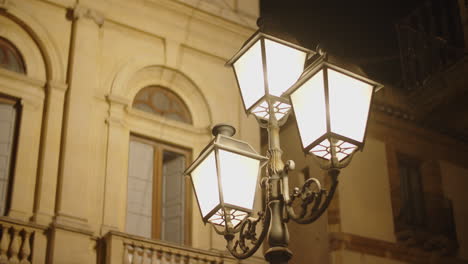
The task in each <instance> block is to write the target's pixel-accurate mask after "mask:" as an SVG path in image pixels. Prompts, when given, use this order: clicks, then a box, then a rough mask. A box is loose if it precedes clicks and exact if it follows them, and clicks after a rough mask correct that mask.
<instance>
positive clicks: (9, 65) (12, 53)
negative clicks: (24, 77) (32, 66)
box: [0, 37, 26, 74]
mask: <svg viewBox="0 0 468 264" xmlns="http://www.w3.org/2000/svg"><path fill="white" fill-rule="evenodd" d="M0 68H5V69H7V70H10V71H14V72H17V73H23V74H24V73H26V67H25V65H24V61H23V59H22V56H21V54H20V52H19V51H18V49H16V47H15V46H14V45H13V44H12V43H11V42H10V41H8V40H6V39H4V38H1V37H0Z"/></svg>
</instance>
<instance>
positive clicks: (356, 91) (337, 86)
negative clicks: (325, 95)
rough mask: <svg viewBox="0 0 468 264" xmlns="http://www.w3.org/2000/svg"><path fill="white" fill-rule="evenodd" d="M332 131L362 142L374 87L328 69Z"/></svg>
mask: <svg viewBox="0 0 468 264" xmlns="http://www.w3.org/2000/svg"><path fill="white" fill-rule="evenodd" d="M328 88H329V105H330V128H331V131H332V132H334V133H336V134H340V135H342V136H345V137H348V138H351V139H354V140H356V141H358V142H362V141H363V139H364V132H365V129H366V123H367V117H368V114H369V106H370V101H371V97H372V91H373V86H372V85H370V84H368V83H365V82H362V81H360V80H358V79H355V78H352V77H350V76H347V75H345V74H342V73H340V72H337V71H335V70H332V69H328Z"/></svg>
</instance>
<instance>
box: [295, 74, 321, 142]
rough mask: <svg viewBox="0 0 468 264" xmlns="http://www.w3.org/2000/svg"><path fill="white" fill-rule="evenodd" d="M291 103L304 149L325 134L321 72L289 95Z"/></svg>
mask: <svg viewBox="0 0 468 264" xmlns="http://www.w3.org/2000/svg"><path fill="white" fill-rule="evenodd" d="M291 103H292V104H293V106H294V114H295V115H296V122H297V125H298V127H299V133H300V136H301V141H302V146H303V147H304V148H305V147H307V146H309V145H310V144H312V143H313V142H314V141H315V140H317V139H318V138H319V137H321V136H323V135H324V134H325V133H326V132H327V122H326V117H327V114H326V108H325V90H324V87H323V70H320V71H318V72H317V73H316V74H315V75H314V76H313V77H312V78H311V79H309V80H308V81H306V82H305V83H304V84H303V85H302V86H300V87H299V89H297V90H295V91H294V92H293V93H292V94H291Z"/></svg>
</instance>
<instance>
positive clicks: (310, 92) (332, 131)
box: [286, 51, 382, 162]
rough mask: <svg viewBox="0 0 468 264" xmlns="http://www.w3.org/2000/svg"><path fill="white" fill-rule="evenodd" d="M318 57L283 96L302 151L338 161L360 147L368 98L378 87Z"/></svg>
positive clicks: (331, 60) (324, 56)
mask: <svg viewBox="0 0 468 264" xmlns="http://www.w3.org/2000/svg"><path fill="white" fill-rule="evenodd" d="M318 55H319V56H318V58H317V59H316V60H315V61H314V62H313V63H312V64H311V65H310V66H308V67H307V68H306V69H305V70H304V73H303V74H302V76H301V78H300V79H299V80H298V81H297V82H296V83H295V84H294V85H293V86H292V87H291V88H290V89H289V90H288V91H287V92H286V94H288V95H289V98H290V101H291V103H292V106H293V111H294V114H295V116H296V121H297V122H296V125H297V128H298V131H299V134H300V139H301V142H302V147H303V150H304V152H306V153H312V154H314V155H315V156H317V157H320V158H323V159H326V160H332V157H336V158H337V159H338V161H341V160H344V159H346V158H347V157H349V156H350V155H351V154H352V153H353V152H354V151H356V150H359V149H362V148H363V147H364V137H365V131H366V127H367V121H368V117H369V110H370V105H371V101H372V97H373V94H374V92H375V91H376V90H378V89H380V88H381V87H382V85H380V84H378V83H376V82H374V81H372V80H370V79H368V78H366V77H364V76H362V75H359V74H356V73H355V72H352V71H351V70H350V69H349V68H352V67H349V65H346V64H343V63H341V62H340V61H338V60H336V59H334V58H333V57H331V56H329V55H328V54H326V53H325V52H323V51H319V54H318ZM347 68H348V69H347ZM354 68H356V67H354ZM332 162H337V161H334V160H332Z"/></svg>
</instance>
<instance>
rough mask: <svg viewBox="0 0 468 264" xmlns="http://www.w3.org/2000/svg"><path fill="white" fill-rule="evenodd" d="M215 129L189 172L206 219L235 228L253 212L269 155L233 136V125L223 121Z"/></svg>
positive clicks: (202, 213)
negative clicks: (261, 170) (264, 155)
mask: <svg viewBox="0 0 468 264" xmlns="http://www.w3.org/2000/svg"><path fill="white" fill-rule="evenodd" d="M212 132H213V135H214V136H215V138H214V140H213V141H211V143H210V144H209V145H208V146H207V147H205V149H204V150H203V151H202V152H201V154H200V155H199V156H198V158H197V159H196V160H195V161H194V162H193V163H192V165H190V167H189V168H188V169H187V170H186V174H188V175H190V177H191V179H192V184H193V189H194V190H195V196H196V197H197V201H198V205H199V208H200V213H201V215H202V217H203V222H204V223H207V222H209V223H211V224H214V225H217V226H221V227H223V226H225V227H226V228H229V229H231V228H236V227H237V226H239V224H240V223H242V222H243V221H244V220H245V219H246V218H247V217H248V216H249V215H250V214H251V213H252V210H253V205H254V197H255V187H256V186H257V184H258V178H259V177H258V176H259V175H260V168H261V167H262V166H263V165H264V164H265V161H266V160H268V159H267V158H266V157H263V156H260V155H259V154H258V153H257V152H256V151H255V150H254V149H253V148H252V146H250V145H249V144H248V143H246V142H243V141H240V140H237V139H234V138H232V136H233V135H234V134H235V129H234V128H233V127H232V126H229V125H224V124H220V125H217V126H215V127H214V128H213V131H212ZM239 190H243V191H242V195H240V193H239Z"/></svg>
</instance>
